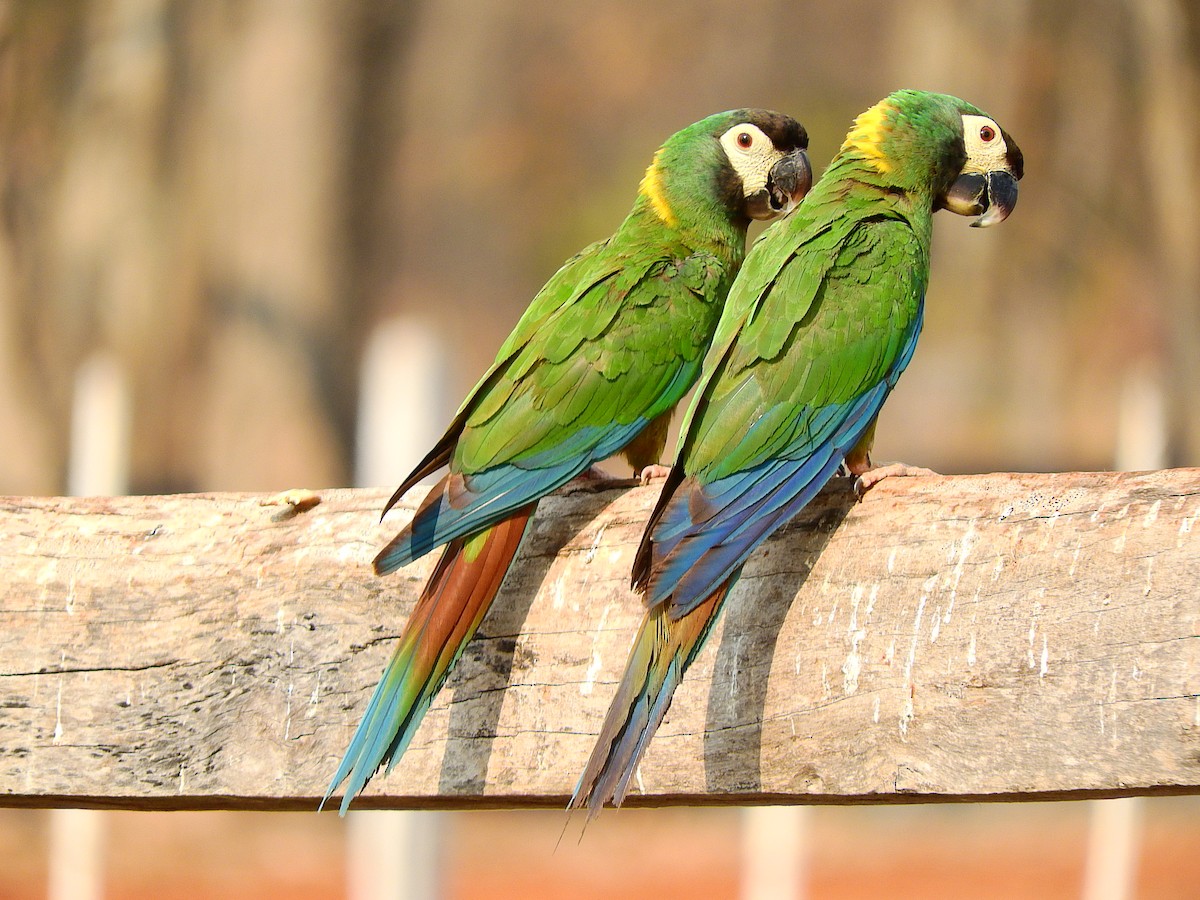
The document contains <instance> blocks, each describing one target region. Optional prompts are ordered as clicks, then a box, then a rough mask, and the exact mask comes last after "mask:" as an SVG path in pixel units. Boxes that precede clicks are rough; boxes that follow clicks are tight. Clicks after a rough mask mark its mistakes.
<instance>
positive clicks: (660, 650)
mask: <svg viewBox="0 0 1200 900" xmlns="http://www.w3.org/2000/svg"><path fill="white" fill-rule="evenodd" d="M1023 167H1024V163H1023V160H1022V157H1021V151H1020V150H1019V149H1018V148H1017V145H1016V144H1015V143H1014V142H1013V140H1012V138H1011V137H1009V136H1008V134H1006V133H1005V132H1004V130H1003V129H1001V128H1000V126H999V125H997V124H996V122H995V121H994V120H993V119H991V118H989V117H988V116H987V115H986V114H984V113H982V112H980V111H979V110H978V109H976V108H975V107H974V106H971V105H970V104H968V103H964V102H963V101H962V100H959V99H957V98H955V97H950V96H946V95H944V94H931V93H924V92H920V91H899V92H897V93H894V94H892V95H891V96H889V97H887V98H886V99H884V100H883V101H881V102H880V103H878V104H877V105H875V106H873V107H871V108H870V109H868V110H867V111H866V112H864V113H863V114H862V115H860V116H859V117H858V118H857V119H856V120H855V123H854V127H853V128H852V129H851V131H850V133H849V135H848V136H847V137H846V140H845V142H844V143H843V144H842V147H841V149H840V150H839V152H838V153H837V155H836V156H835V157H834V159H833V161H832V162H831V163H830V165H829V168H828V169H827V170H826V172H825V173H824V175H823V176H822V177H821V179H820V180H819V181H818V182H817V184H816V185H814V186H813V189H812V191H811V193H809V195H808V197H807V198H806V199H805V200H804V202H803V203H801V204H800V205H799V206H798V207H797V208H796V210H795V211H794V212H792V213H791V214H789V215H788V216H787V217H786V218H784V219H783V220H781V221H780V222H778V223H776V224H774V225H772V226H771V227H770V228H768V229H767V231H766V232H765V233H764V234H763V236H762V237H761V238H760V239H759V241H758V242H757V243H756V244H755V245H754V247H753V249H752V250H751V251H750V254H749V255H748V257H747V258H746V263H745V265H744V266H743V267H742V271H741V274H740V275H739V276H738V278H737V281H736V282H735V283H734V286H733V288H732V289H731V290H730V294H729V298H728V300H727V301H726V305H725V311H724V313H723V315H722V318H721V321H720V324H719V325H718V327H717V332H716V335H715V336H714V339H713V347H712V350H711V352H710V353H709V355H708V358H707V359H706V360H705V363H704V371H703V373H702V375H701V377H700V383H699V387H698V388H697V390H696V395H695V397H694V398H693V400H692V403H691V405H690V407H689V409H688V413H687V417H686V419H685V420H684V425H683V432H682V434H681V436H680V442H679V450H678V458H677V460H676V463H675V468H674V469H673V470H672V471H671V474H670V475H669V476H668V478H667V481H666V483H665V484H664V486H663V491H662V495H661V496H660V498H659V501H658V504H657V506H656V507H655V509H654V512H653V514H652V516H651V518H650V521H649V523H648V524H647V526H646V530H645V532H644V534H643V536H642V541H641V545H640V547H639V548H638V551H637V554H636V557H635V560H634V566H633V583H634V587H635V588H637V589H639V590H641V591H643V592H644V594H645V601H646V604H647V607H648V609H647V612H646V614H645V618H644V619H643V621H642V625H641V629H640V631H639V633H638V635H637V637H636V638H635V641H634V645H633V649H632V650H631V653H630V656H629V659H628V662H627V664H626V669H625V673H624V675H623V677H622V680H621V683H620V685H619V686H618V688H617V693H616V697H615V699H614V700H613V702H612V705H611V706H610V707H609V711H608V714H607V717H606V719H605V721H604V724H603V726H602V728H601V730H600V735H599V738H598V740H597V742H596V746H595V749H594V750H593V751H592V755H591V758H590V759H589V761H588V764H587V766H586V768H585V770H584V773H583V775H582V777H581V778H580V780H579V784H578V786H577V787H576V790H575V793H574V796H573V797H572V799H571V806H572V807H574V808H578V807H583V806H587V807H589V810H590V815H593V816H594V815H595V814H596V813H597V812H598V811H599V810H600V808H601V807H602V806H603V805H604V804H605V803H606V802H611V803H613V805H616V806H619V805H620V804H621V801H622V800H623V799H624V797H625V794H626V792H627V791H628V788H629V781H630V778H631V776H632V775H633V773H634V772H635V771H636V768H637V765H638V763H639V761H640V760H641V757H642V754H643V753H644V752H645V750H646V746H647V744H648V743H649V741H650V738H651V737H652V736H653V734H654V731H655V729H656V728H657V727H658V725H659V723H660V722H661V721H662V718H663V716H664V715H665V714H666V711H667V708H668V706H669V705H670V702H671V696H672V694H673V693H674V691H675V688H676V686H677V685H678V684H679V682H680V680H681V679H682V678H683V675H684V672H685V671H686V670H687V667H688V666H689V665H690V664H691V662H692V660H693V659H694V658H695V656H696V654H697V653H698V652H699V650H700V648H701V646H702V645H703V644H704V641H705V638H706V637H707V636H708V633H709V631H710V630H711V629H712V626H713V624H714V622H715V621H716V620H717V618H718V616H719V615H720V612H721V607H722V604H723V602H724V599H725V597H726V596H727V594H728V593H729V590H730V588H731V587H732V586H733V584H734V583H735V582H736V581H737V579H738V576H739V575H740V574H741V570H742V564H743V563H745V561H746V558H747V557H748V556H749V555H750V553H751V552H752V551H753V550H754V548H755V547H757V546H758V545H759V544H761V543H762V542H763V541H764V540H765V539H766V538H767V536H768V535H770V534H771V533H772V532H773V531H774V530H775V529H776V528H778V527H779V526H780V525H782V524H783V523H784V522H786V521H787V520H788V519H790V518H791V517H792V516H794V515H795V514H796V513H797V512H799V511H800V510H801V509H802V508H803V507H804V506H805V505H806V504H807V503H808V502H809V501H810V500H811V499H812V498H813V497H814V496H815V495H816V494H817V492H818V491H819V490H820V489H821V487H822V486H823V485H824V484H825V482H826V481H828V480H829V478H830V476H832V475H833V474H834V473H835V472H836V471H837V470H838V468H839V467H840V466H841V464H842V463H843V461H844V462H845V464H846V467H847V468H848V469H849V471H850V472H851V474H853V475H854V476H857V477H858V479H859V480H858V482H857V484H856V487H858V488H860V489H865V488H866V487H868V486H869V485H870V484H871V483H872V482H873V481H874V480H878V478H879V477H881V476H882V475H886V474H892V473H894V472H900V473H903V472H904V468H903V467H900V468H899V469H897V468H895V467H884V468H882V469H873V468H872V466H871V462H870V456H869V452H870V450H871V446H872V443H873V441H874V433H875V419H876V417H877V416H878V414H879V410H880V408H881V407H882V406H883V403H884V401H885V400H886V399H887V397H888V394H889V393H890V392H891V390H892V388H893V387H894V386H895V384H896V380H897V379H898V378H899V377H900V373H901V372H903V371H904V368H905V366H907V365H908V361H909V359H910V358H911V357H912V353H913V349H914V348H915V347H916V343H917V335H918V334H919V333H920V330H921V319H922V314H923V308H924V301H925V287H926V284H927V283H928V280H929V245H930V235H931V232H932V227H933V213H934V212H935V211H936V210H938V209H949V210H950V211H952V212H955V213H958V214H960V215H968V216H969V215H977V216H979V218H977V219H976V220H975V221H974V222H972V224H973V225H978V226H985V225H992V224H994V223H996V222H1000V221H1003V220H1004V219H1005V218H1006V217H1007V216H1008V214H1009V213H1010V212H1011V211H1012V208H1013V206H1014V204H1015V203H1016V199H1017V180H1018V179H1020V178H1021V176H1022V174H1023Z"/></svg>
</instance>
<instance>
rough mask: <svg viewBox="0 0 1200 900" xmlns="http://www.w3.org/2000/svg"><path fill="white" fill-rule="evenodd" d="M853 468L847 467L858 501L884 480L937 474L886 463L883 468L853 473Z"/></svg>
mask: <svg viewBox="0 0 1200 900" xmlns="http://www.w3.org/2000/svg"><path fill="white" fill-rule="evenodd" d="M855 468H856V467H855V466H849V469H850V474H851V475H853V476H855V478H854V496H856V497H857V498H858V499H859V500H861V499H862V498H863V494H865V493H866V492H867V491H869V490H870V489H871V488H873V487H874V486H875V485H877V484H879V482H881V481H883V479H885V478H908V477H915V476H920V475H936V474H937V472H935V471H933V469H926V468H925V467H924V466H909V465H905V464H904V463H899V462H896V463H888V464H887V465H883V466H874V467H872V468H868V469H863V470H862V471H858V472H856V471H855Z"/></svg>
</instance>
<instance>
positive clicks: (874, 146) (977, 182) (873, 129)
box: [842, 90, 1025, 228]
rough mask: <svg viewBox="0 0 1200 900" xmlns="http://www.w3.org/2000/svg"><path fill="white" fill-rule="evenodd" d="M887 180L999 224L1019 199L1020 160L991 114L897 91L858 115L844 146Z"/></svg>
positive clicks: (941, 97)
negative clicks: (917, 190)
mask: <svg viewBox="0 0 1200 900" xmlns="http://www.w3.org/2000/svg"><path fill="white" fill-rule="evenodd" d="M842 150H843V153H846V152H847V151H849V152H850V153H851V154H853V155H854V156H855V157H857V158H858V159H859V160H860V161H861V162H862V163H863V164H864V165H866V166H868V167H870V168H872V169H873V170H874V172H875V173H876V174H877V175H878V176H880V178H881V180H883V181H884V183H885V184H887V185H888V186H895V187H898V188H900V189H902V190H912V189H914V188H916V189H919V190H920V191H921V194H922V196H932V200H933V208H934V209H935V210H937V209H948V210H950V212H953V213H957V214H958V215H960V216H978V218H976V219H975V221H974V222H972V223H971V224H972V225H973V226H976V227H981V228H982V227H986V226H988V225H994V224H996V223H997V222H1003V221H1004V220H1005V219H1006V218H1008V215H1009V213H1011V212H1012V211H1013V207H1014V206H1016V203H1017V182H1018V181H1019V180H1020V179H1021V176H1022V175H1024V174H1025V160H1024V157H1023V156H1022V155H1021V149H1020V148H1019V147H1018V146H1017V143H1016V141H1014V140H1013V139H1012V136H1011V135H1009V134H1008V132H1006V131H1005V130H1004V129H1003V128H1001V127H1000V126H999V124H997V122H996V120H995V119H993V118H992V117H991V116H989V115H987V113H985V112H983V111H982V110H980V109H978V108H977V107H974V106H972V105H971V104H970V103H967V102H966V101H964V100H960V99H958V98H957V97H952V96H950V95H949V94H934V93H929V92H927V91H909V90H906V91H897V92H896V93H894V94H892V95H891V96H889V97H887V98H885V99H884V100H882V101H880V102H879V103H877V104H876V105H875V106H873V107H871V108H870V109H869V110H867V111H866V112H864V113H863V114H862V115H861V116H859V117H858V118H857V119H856V120H855V123H854V128H853V129H852V130H851V132H850V134H849V135H848V136H847V138H846V143H845V144H844V145H843V147H842Z"/></svg>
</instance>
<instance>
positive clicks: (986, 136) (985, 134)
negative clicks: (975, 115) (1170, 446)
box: [979, 125, 996, 144]
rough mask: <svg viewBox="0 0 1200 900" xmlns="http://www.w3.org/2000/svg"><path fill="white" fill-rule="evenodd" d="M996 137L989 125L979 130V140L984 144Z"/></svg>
mask: <svg viewBox="0 0 1200 900" xmlns="http://www.w3.org/2000/svg"><path fill="white" fill-rule="evenodd" d="M995 136H996V132H995V131H994V130H992V127H991V126H990V125H984V126H983V127H982V128H980V129H979V139H980V140H981V141H983V142H984V143H985V144H986V143H987V142H988V141H990V140H991V139H992V138H994V137H995Z"/></svg>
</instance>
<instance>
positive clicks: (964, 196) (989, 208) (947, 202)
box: [941, 169, 1017, 228]
mask: <svg viewBox="0 0 1200 900" xmlns="http://www.w3.org/2000/svg"><path fill="white" fill-rule="evenodd" d="M941 201H942V202H941V205H942V206H943V207H945V208H946V209H948V210H950V212H952V213H957V214H958V215H960V216H979V218H978V219H976V220H975V221H974V222H972V223H971V226H972V227H973V228H986V227H987V226H989V225H995V224H996V223H997V222H1003V221H1004V220H1005V219H1007V218H1008V215H1009V213H1011V212H1012V211H1013V207H1015V206H1016V205H1017V179H1016V177H1015V176H1014V175H1013V174H1012V173H1011V172H1009V171H1007V170H1006V169H997V170H995V171H992V172H966V173H964V174H962V175H959V176H958V178H956V179H955V180H954V183H953V184H952V185H950V190H948V191H946V193H945V194H944V195H943V196H942V198H941Z"/></svg>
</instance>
